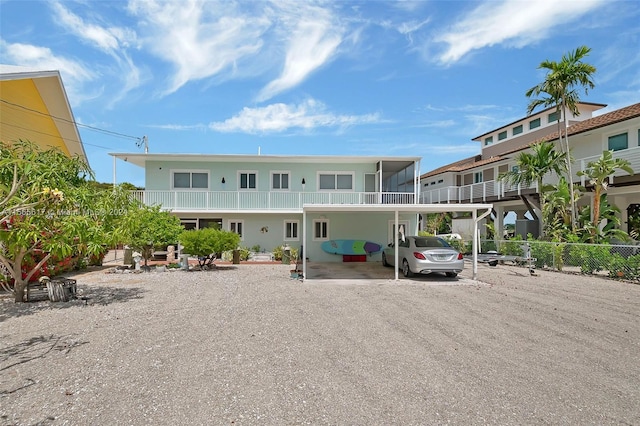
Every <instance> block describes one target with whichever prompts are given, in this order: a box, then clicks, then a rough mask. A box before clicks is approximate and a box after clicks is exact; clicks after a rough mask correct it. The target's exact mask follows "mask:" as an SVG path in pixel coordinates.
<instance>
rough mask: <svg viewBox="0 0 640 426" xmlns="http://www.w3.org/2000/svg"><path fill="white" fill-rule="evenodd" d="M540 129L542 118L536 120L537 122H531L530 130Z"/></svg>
mask: <svg viewBox="0 0 640 426" xmlns="http://www.w3.org/2000/svg"><path fill="white" fill-rule="evenodd" d="M537 127H540V118H536V119H535V120H531V121H530V122H529V130H532V129H535V128H537Z"/></svg>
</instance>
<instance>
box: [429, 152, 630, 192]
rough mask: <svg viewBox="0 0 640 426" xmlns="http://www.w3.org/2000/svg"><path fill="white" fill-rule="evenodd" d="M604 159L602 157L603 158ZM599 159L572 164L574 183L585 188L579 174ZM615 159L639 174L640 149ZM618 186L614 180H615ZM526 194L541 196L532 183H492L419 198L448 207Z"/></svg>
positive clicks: (618, 173) (549, 178)
mask: <svg viewBox="0 0 640 426" xmlns="http://www.w3.org/2000/svg"><path fill="white" fill-rule="evenodd" d="M600 155H601V154H600ZM600 155H594V156H591V157H584V158H580V159H577V160H575V161H574V162H573V163H572V172H573V181H574V182H576V183H578V182H579V183H580V184H581V185H583V186H584V185H585V183H586V178H585V177H584V176H582V177H579V176H578V171H579V170H585V169H586V168H587V164H588V163H589V162H591V161H597V160H598V158H600ZM613 158H614V159H615V158H624V159H625V160H627V161H629V163H630V164H631V168H632V169H633V171H634V172H635V173H636V174H640V147H633V148H628V149H623V150H620V151H615V152H614V153H613ZM625 175H627V172H625V171H624V170H618V171H616V173H615V174H614V175H613V176H614V178H615V177H616V176H625ZM556 182H557V177H556V176H555V175H554V176H547V177H546V178H545V182H544V183H545V184H547V183H552V184H555V183H556ZM614 182H615V180H614ZM523 192H527V193H532V192H533V193H536V192H538V185H537V184H536V183H532V184H531V185H530V186H524V185H507V184H505V183H503V182H500V181H497V180H490V181H487V182H481V183H474V184H472V185H464V186H447V187H444V188H438V189H432V190H430V191H424V192H422V193H421V194H420V202H421V203H425V204H441V203H442V204H447V203H470V202H483V203H487V202H495V201H499V200H503V199H505V198H513V197H514V196H519V195H521V194H522V193H523Z"/></svg>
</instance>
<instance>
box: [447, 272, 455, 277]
mask: <svg viewBox="0 0 640 426" xmlns="http://www.w3.org/2000/svg"><path fill="white" fill-rule="evenodd" d="M445 274H446V275H447V276H448V277H449V278H455V277H457V276H458V273H457V272H445Z"/></svg>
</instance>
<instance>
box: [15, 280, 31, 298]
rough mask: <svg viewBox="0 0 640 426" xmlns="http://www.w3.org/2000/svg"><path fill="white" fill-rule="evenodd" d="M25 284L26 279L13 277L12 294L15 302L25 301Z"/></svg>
mask: <svg viewBox="0 0 640 426" xmlns="http://www.w3.org/2000/svg"><path fill="white" fill-rule="evenodd" d="M27 284H29V282H28V281H27V280H23V279H20V280H18V279H15V278H14V284H13V295H14V300H15V302H16V303H23V302H25V301H26V294H25V289H26V288H27Z"/></svg>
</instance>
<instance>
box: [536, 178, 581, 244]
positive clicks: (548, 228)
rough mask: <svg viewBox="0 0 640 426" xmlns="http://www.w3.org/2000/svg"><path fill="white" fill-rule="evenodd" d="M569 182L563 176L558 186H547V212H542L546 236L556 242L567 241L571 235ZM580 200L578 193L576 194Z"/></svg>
mask: <svg viewBox="0 0 640 426" xmlns="http://www.w3.org/2000/svg"><path fill="white" fill-rule="evenodd" d="M569 191H570V189H569V182H567V179H566V178H565V177H564V176H563V177H561V178H560V179H559V180H558V184H557V185H548V186H545V193H546V194H548V195H547V197H546V203H545V210H544V211H543V212H542V213H543V216H544V218H545V235H546V236H547V237H549V238H551V239H552V240H555V241H566V236H567V235H568V234H570V233H571V210H570V209H569V208H568V207H569V206H570V203H571V196H570V195H569ZM574 196H575V197H576V198H580V195H579V193H578V192H576V194H574Z"/></svg>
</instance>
